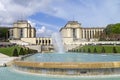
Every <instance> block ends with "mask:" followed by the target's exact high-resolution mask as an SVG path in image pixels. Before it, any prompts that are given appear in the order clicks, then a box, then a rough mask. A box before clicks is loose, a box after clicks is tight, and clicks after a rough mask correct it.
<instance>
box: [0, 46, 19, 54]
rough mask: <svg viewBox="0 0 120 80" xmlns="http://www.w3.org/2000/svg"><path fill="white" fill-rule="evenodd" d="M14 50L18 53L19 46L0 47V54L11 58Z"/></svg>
mask: <svg viewBox="0 0 120 80" xmlns="http://www.w3.org/2000/svg"><path fill="white" fill-rule="evenodd" d="M15 48H16V49H17V50H18V52H19V51H20V49H21V47H19V46H13V47H1V48H0V53H3V54H5V55H8V56H12V55H13V51H14V49H15Z"/></svg>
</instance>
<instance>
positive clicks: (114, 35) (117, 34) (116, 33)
mask: <svg viewBox="0 0 120 80" xmlns="http://www.w3.org/2000/svg"><path fill="white" fill-rule="evenodd" d="M100 40H110V41H117V40H120V23H116V24H109V25H107V27H106V28H105V29H104V31H103V33H102V34H101V36H100Z"/></svg>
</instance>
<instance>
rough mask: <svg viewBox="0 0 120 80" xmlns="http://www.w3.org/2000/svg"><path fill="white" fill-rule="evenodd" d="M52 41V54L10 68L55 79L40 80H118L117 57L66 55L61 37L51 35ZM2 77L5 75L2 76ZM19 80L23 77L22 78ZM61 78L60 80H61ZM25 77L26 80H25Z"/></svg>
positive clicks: (34, 56)
mask: <svg viewBox="0 0 120 80" xmlns="http://www.w3.org/2000/svg"><path fill="white" fill-rule="evenodd" d="M52 38H53V43H54V44H53V45H54V48H55V53H50V54H40V53H38V54H34V55H32V56H29V57H26V58H24V59H23V60H16V61H14V62H13V67H14V68H15V69H16V70H18V71H23V72H28V73H37V74H43V75H44V74H45V75H46V74H50V75H54V76H55V75H56V76H57V77H56V78H53V77H52V78H51V77H48V76H45V77H44V78H43V76H40V78H42V80H52V79H54V80H61V79H62V80H65V79H66V77H65V76H67V79H68V80H117V79H118V80H119V78H120V76H116V74H120V55H119V54H117V55H115V54H114V55H113V54H109V55H107V54H106V55H105V56H103V54H94V55H93V54H88V53H68V54H66V53H65V52H64V48H63V45H62V39H61V36H60V34H58V33H54V34H53V36H52ZM58 53H62V54H58ZM6 71H8V70H6ZM0 72H1V70H0ZM8 72H9V71H8ZM12 74H13V73H12ZM14 74H17V75H18V76H17V77H18V78H19V73H14ZM23 74H24V73H23ZM5 75H6V74H5ZM8 75H10V74H8ZM109 75H110V76H111V75H115V77H114V76H113V77H109ZM2 76H4V75H3V74H2ZM20 76H21V75H20ZM22 76H23V77H25V76H24V75H22ZM30 76H31V75H29V77H30ZM32 76H33V75H32ZM60 76H63V77H62V78H61V77H60ZM72 76H73V77H72ZM74 76H75V77H76V76H77V78H75V77H74ZM90 76H91V77H90ZM101 76H102V78H101ZM0 77H1V75H0ZM27 77H28V76H27ZM27 77H25V78H26V79H27ZM69 77H72V78H69ZM12 79H13V78H12ZM12 79H11V80H12ZM22 79H23V78H22ZM30 79H31V78H30ZM30 79H29V80H30ZM33 79H36V77H34V76H33ZM4 80H5V79H4ZM6 80H7V79H6ZM18 80H21V79H18ZM37 80H39V78H37Z"/></svg>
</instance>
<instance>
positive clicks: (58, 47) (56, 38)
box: [52, 33, 65, 53]
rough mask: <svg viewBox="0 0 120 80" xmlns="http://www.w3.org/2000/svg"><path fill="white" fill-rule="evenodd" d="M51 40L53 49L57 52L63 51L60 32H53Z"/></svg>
mask: <svg viewBox="0 0 120 80" xmlns="http://www.w3.org/2000/svg"><path fill="white" fill-rule="evenodd" d="M52 41H53V46H54V50H55V51H56V52H58V53H64V52H65V50H64V47H63V42H62V37H61V35H60V33H53V34H52Z"/></svg>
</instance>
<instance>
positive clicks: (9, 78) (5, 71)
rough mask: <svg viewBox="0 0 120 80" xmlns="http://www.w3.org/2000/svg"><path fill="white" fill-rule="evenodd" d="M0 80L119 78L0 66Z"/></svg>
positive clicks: (116, 79) (107, 79) (113, 79)
mask: <svg viewBox="0 0 120 80" xmlns="http://www.w3.org/2000/svg"><path fill="white" fill-rule="evenodd" d="M0 80H120V75H112V76H111V75H108V76H103V75H102V76H100V75H99V76H79V77H78V76H60V75H57V76H54V75H53V76H52V75H37V74H27V73H22V72H18V71H16V70H14V69H13V68H11V67H0Z"/></svg>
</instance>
